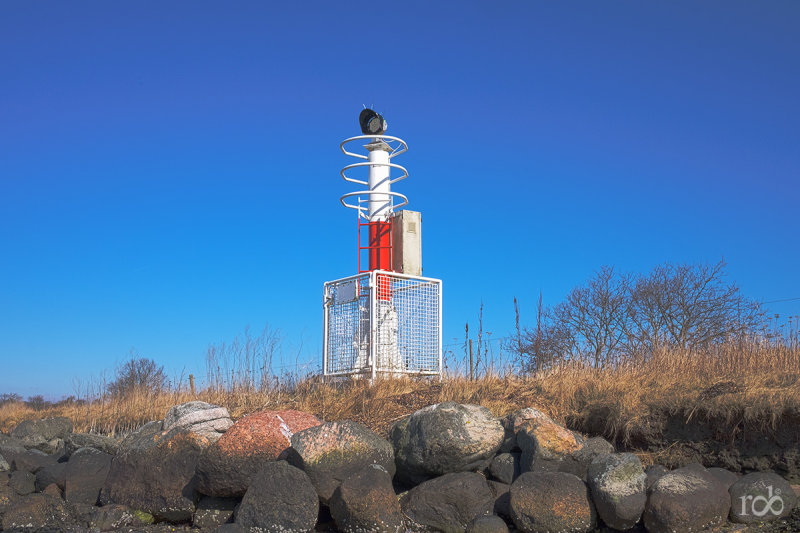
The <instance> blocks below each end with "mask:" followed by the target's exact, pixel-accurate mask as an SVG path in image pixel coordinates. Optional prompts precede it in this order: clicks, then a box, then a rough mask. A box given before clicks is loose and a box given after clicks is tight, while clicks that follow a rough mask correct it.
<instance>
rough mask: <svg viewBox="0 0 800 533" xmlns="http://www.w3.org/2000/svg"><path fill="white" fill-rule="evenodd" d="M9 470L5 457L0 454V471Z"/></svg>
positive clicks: (9, 466)
mask: <svg viewBox="0 0 800 533" xmlns="http://www.w3.org/2000/svg"><path fill="white" fill-rule="evenodd" d="M9 470H11V465H10V464H8V461H6V459H5V457H3V456H2V455H0V472H8V471H9Z"/></svg>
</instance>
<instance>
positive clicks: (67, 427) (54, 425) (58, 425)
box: [11, 416, 72, 441]
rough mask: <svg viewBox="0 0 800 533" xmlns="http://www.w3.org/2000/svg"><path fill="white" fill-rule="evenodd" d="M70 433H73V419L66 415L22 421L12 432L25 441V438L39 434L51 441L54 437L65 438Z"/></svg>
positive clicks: (12, 434)
mask: <svg viewBox="0 0 800 533" xmlns="http://www.w3.org/2000/svg"><path fill="white" fill-rule="evenodd" d="M70 433H72V420H70V419H69V418H66V417H64V416H57V417H54V418H45V419H42V420H25V421H23V422H20V423H19V424H18V425H17V427H15V428H14V430H13V431H12V432H11V436H12V437H14V438H16V439H20V440H23V441H24V439H25V438H27V437H32V436H39V437H42V438H43V439H44V440H45V441H51V440H53V439H65V438H66V437H67V435H69V434H70Z"/></svg>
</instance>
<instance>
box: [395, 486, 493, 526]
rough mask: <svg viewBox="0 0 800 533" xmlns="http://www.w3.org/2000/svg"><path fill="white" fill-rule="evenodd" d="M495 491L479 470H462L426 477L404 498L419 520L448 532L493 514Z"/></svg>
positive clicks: (405, 505)
mask: <svg viewBox="0 0 800 533" xmlns="http://www.w3.org/2000/svg"><path fill="white" fill-rule="evenodd" d="M494 500H495V498H494V495H493V494H492V491H491V489H490V488H489V485H488V484H487V483H486V479H485V478H484V477H483V476H482V475H480V474H478V473H476V472H458V473H450V474H445V475H443V476H440V477H437V478H434V479H431V480H428V481H425V482H423V483H421V484H419V485H417V486H416V487H414V488H413V489H411V490H410V491H408V492H407V493H406V494H405V495H404V497H403V498H402V501H401V505H402V507H403V511H404V512H405V514H406V516H407V517H408V518H409V519H410V520H411V521H412V522H414V523H415V524H418V525H419V526H424V527H428V528H433V529H435V530H438V531H443V532H445V533H455V532H463V531H464V530H465V529H466V527H467V525H469V524H470V523H471V522H472V521H473V520H474V519H475V518H476V517H478V516H482V515H489V514H492V510H493V508H494Z"/></svg>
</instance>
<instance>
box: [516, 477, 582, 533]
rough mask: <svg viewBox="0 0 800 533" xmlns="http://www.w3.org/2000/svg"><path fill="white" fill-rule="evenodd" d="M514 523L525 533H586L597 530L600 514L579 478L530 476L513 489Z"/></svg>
mask: <svg viewBox="0 0 800 533" xmlns="http://www.w3.org/2000/svg"><path fill="white" fill-rule="evenodd" d="M511 519H512V520H513V521H514V525H515V526H517V529H519V530H520V531H522V532H523V533H556V532H561V531H570V532H575V533H582V532H588V531H591V530H592V529H594V527H595V525H596V524H597V513H596V511H595V508H594V504H593V503H592V500H591V498H590V497H589V488H588V487H587V486H586V483H584V482H583V480H581V479H580V478H579V477H578V476H575V475H573V474H568V473H566V472H527V473H525V474H522V475H521V476H519V477H518V478H517V480H516V481H515V482H514V484H513V485H511Z"/></svg>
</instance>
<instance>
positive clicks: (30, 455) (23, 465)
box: [13, 450, 58, 474]
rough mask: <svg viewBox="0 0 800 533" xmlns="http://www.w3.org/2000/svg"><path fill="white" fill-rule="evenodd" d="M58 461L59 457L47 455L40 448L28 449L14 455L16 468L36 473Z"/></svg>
mask: <svg viewBox="0 0 800 533" xmlns="http://www.w3.org/2000/svg"><path fill="white" fill-rule="evenodd" d="M57 462H58V457H55V456H53V455H47V454H46V453H44V452H41V451H39V450H26V451H24V452H22V453H19V454H17V455H16V456H14V465H13V466H14V470H23V471H25V472H30V473H31V474H35V473H36V472H38V471H39V470H40V469H42V468H44V467H46V466H50V465H52V464H55V463H57Z"/></svg>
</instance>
